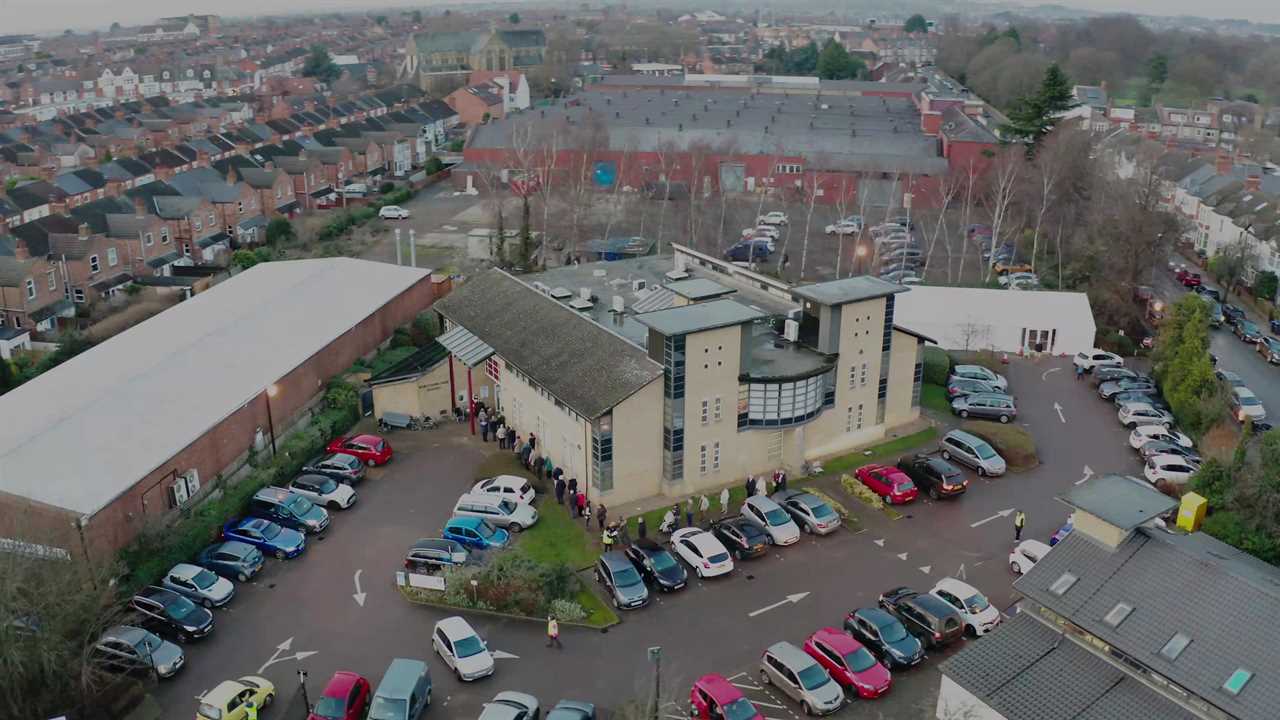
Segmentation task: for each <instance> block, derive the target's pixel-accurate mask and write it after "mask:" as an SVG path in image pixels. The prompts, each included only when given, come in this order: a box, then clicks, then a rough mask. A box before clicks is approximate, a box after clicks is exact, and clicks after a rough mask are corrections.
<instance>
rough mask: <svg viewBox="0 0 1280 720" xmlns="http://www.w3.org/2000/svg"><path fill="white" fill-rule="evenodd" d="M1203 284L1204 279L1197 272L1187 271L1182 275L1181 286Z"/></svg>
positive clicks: (1191, 286)
mask: <svg viewBox="0 0 1280 720" xmlns="http://www.w3.org/2000/svg"><path fill="white" fill-rule="evenodd" d="M1203 284H1204V280H1203V279H1202V278H1201V277H1200V273H1198V272H1189V273H1187V274H1185V275H1183V276H1182V285H1183V287H1189V288H1193V287H1200V286H1201V285H1203Z"/></svg>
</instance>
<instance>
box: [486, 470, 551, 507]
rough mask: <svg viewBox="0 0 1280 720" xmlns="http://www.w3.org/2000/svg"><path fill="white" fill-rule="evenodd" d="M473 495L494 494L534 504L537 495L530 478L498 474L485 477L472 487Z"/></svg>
mask: <svg viewBox="0 0 1280 720" xmlns="http://www.w3.org/2000/svg"><path fill="white" fill-rule="evenodd" d="M471 493H472V494H473V495H494V496H497V497H502V498H506V499H508V500H514V501H515V502H518V503H524V504H525V505H532V504H533V499H534V497H535V495H536V493H534V491H533V486H532V485H530V484H529V481H528V480H525V479H524V478H522V477H520V476H519V475H498V476H496V477H491V478H485V479H484V480H481V481H480V482H478V483H476V484H475V485H474V486H473V487H472V488H471Z"/></svg>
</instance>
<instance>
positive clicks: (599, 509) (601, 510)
mask: <svg viewBox="0 0 1280 720" xmlns="http://www.w3.org/2000/svg"><path fill="white" fill-rule="evenodd" d="M608 516H609V508H606V507H605V506H604V503H600V504H599V505H597V506H596V525H597V526H598V527H599V528H600V529H601V530H604V521H605V518H606V517H608Z"/></svg>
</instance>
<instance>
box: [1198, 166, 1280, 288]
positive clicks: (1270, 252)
mask: <svg viewBox="0 0 1280 720" xmlns="http://www.w3.org/2000/svg"><path fill="white" fill-rule="evenodd" d="M1278 203H1280V177H1277V176H1274V175H1250V176H1248V177H1245V178H1244V179H1243V180H1232V181H1231V182H1230V183H1229V184H1228V185H1226V186H1225V187H1222V188H1221V189H1219V190H1217V191H1216V192H1214V193H1212V194H1211V195H1209V196H1208V197H1206V198H1205V199H1204V201H1203V202H1202V203H1201V204H1200V210H1199V215H1198V217H1197V221H1198V225H1199V226H1200V227H1201V228H1203V233H1204V236H1205V241H1204V249H1205V251H1206V253H1208V255H1209V256H1210V257H1212V256H1213V255H1216V254H1218V253H1220V252H1232V253H1236V252H1244V253H1245V256H1246V257H1247V258H1248V262H1247V264H1246V266H1245V272H1244V280H1245V282H1246V283H1247V284H1251V283H1252V282H1253V278H1254V275H1255V274H1256V273H1257V272H1258V271H1261V270H1270V271H1272V272H1278V273H1280V248H1278V247H1277V244H1276V241H1277V240H1280V205H1278ZM1264 299H1266V300H1274V299H1275V298H1264Z"/></svg>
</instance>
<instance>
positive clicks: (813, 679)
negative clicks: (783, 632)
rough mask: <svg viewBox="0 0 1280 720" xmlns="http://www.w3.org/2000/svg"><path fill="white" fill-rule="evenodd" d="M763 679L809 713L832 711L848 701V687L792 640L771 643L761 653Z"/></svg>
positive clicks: (806, 713)
mask: <svg viewBox="0 0 1280 720" xmlns="http://www.w3.org/2000/svg"><path fill="white" fill-rule="evenodd" d="M760 682H761V683H762V684H764V685H772V686H774V687H776V688H778V689H779V690H781V691H782V692H783V694H785V695H787V696H788V697H790V698H791V699H792V700H795V701H796V702H798V703H800V708H801V709H802V710H804V714H805V715H828V714H830V713H833V712H835V711H836V710H839V709H840V706H841V705H843V704H844V691H843V690H842V689H841V688H840V686H839V685H838V684H837V683H836V682H835V681H834V680H832V679H831V675H830V674H828V673H827V671H826V670H824V669H823V668H822V666H821V665H819V664H818V662H817V661H816V660H814V659H813V658H811V657H809V655H808V654H806V653H805V652H804V651H803V650H801V649H800V648H798V647H796V646H795V645H792V644H791V643H789V642H778V643H774V644H772V645H770V646H769V649H767V650H765V651H764V655H762V656H761V657H760Z"/></svg>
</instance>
